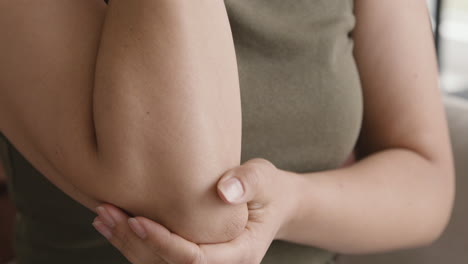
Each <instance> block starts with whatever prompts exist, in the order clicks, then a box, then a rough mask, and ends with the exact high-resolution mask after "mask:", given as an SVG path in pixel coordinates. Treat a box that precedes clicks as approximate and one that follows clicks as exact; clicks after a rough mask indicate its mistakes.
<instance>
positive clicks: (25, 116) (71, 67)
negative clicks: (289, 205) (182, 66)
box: [0, 0, 247, 242]
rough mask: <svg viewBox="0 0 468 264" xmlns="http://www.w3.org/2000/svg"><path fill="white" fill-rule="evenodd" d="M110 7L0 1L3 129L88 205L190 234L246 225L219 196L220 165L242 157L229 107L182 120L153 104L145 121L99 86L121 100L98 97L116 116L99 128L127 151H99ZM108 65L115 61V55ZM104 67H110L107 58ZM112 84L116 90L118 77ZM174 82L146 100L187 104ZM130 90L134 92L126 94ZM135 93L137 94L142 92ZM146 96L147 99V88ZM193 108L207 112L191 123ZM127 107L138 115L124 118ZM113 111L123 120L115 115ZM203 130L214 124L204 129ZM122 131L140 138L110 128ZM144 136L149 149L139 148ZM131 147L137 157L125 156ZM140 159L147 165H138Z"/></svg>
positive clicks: (220, 235) (239, 209)
mask: <svg viewBox="0 0 468 264" xmlns="http://www.w3.org/2000/svg"><path fill="white" fill-rule="evenodd" d="M129 3H130V2H129ZM141 3H143V1H142V2H141ZM106 12H107V9H106V6H105V5H104V4H103V3H102V2H100V1H91V0H89V1H76V0H66V1H62V0H44V1H39V2H36V1H26V0H18V1H0V38H2V39H8V40H9V41H1V42H0V95H1V96H0V131H1V132H2V133H3V134H4V135H5V136H7V137H8V139H9V140H10V141H11V143H12V144H13V145H14V146H15V147H16V148H17V149H18V150H19V151H20V152H21V153H22V154H23V155H24V156H25V158H26V159H27V160H28V161H29V162H31V164H32V165H33V166H34V167H35V168H36V169H38V171H40V172H41V173H42V174H43V175H44V176H45V177H46V178H48V179H49V180H50V181H51V182H52V183H54V184H55V185H56V186H57V187H59V188H60V189H61V190H62V191H64V192H65V193H67V194H68V195H70V196H71V197H72V198H74V199H75V200H77V201H78V202H80V203H81V204H83V205H84V206H86V207H88V208H90V209H94V208H95V207H96V206H97V205H98V204H99V203H101V202H107V203H111V204H114V205H116V206H118V207H121V208H123V209H125V210H126V211H127V212H129V213H132V214H138V215H141V216H145V217H148V218H151V219H153V220H156V221H158V222H160V223H162V224H164V225H166V226H167V227H169V228H171V229H172V230H173V231H174V232H177V233H179V234H180V235H183V236H185V237H186V238H188V239H190V238H192V239H191V240H193V241H202V242H219V241H221V240H225V239H231V238H233V237H234V235H237V234H238V233H239V232H240V231H241V230H242V229H243V227H244V226H243V225H244V224H245V222H246V217H247V207H246V206H245V205H241V206H236V207H232V206H227V205H225V204H223V202H222V201H221V199H219V197H217V195H216V188H215V183H216V182H217V180H218V179H219V177H220V176H221V175H218V174H217V173H218V172H219V171H220V170H221V169H223V168H225V169H228V168H226V165H227V164H230V166H232V164H234V163H235V161H236V160H238V159H239V155H238V154H239V153H240V145H238V144H237V142H238V141H240V136H237V135H238V134H237V133H238V132H237V130H235V131H234V132H232V133H222V132H224V131H226V130H227V129H228V128H230V127H234V128H236V124H237V123H235V122H231V121H232V120H227V122H226V124H228V125H226V126H225V127H224V126H222V125H221V124H224V123H222V122H219V121H220V120H221V119H222V118H223V114H224V113H226V112H229V111H228V110H226V109H223V111H210V113H216V114H217V115H218V116H217V117H215V118H213V119H210V118H211V117H212V116H209V117H208V115H201V114H200V113H199V112H195V111H193V112H195V113H193V114H192V115H190V116H189V115H187V116H184V118H186V120H183V119H182V120H180V119H174V118H172V116H173V115H167V116H165V119H164V120H154V118H155V117H154V116H157V115H156V114H155V115H153V116H149V115H148V116H145V120H144V121H145V122H143V121H142V120H141V119H138V118H135V116H131V112H132V111H135V108H137V106H138V105H137V106H135V107H130V108H128V109H124V108H123V107H121V105H119V103H122V100H118V98H117V99H115V100H114V99H113V98H112V97H107V98H103V97H105V96H108V94H106V93H102V94H101V95H102V96H101V97H100V98H99V99H109V100H107V101H112V102H113V103H115V106H114V107H107V105H103V104H102V103H101V104H100V107H101V110H102V109H104V110H106V111H107V112H106V113H102V115H101V117H102V119H103V120H104V121H106V122H108V123H112V125H113V127H112V129H109V130H108V131H105V132H102V131H100V132H102V133H101V134H100V137H101V139H102V138H104V139H105V140H106V141H112V142H113V143H115V144H120V145H118V146H116V148H118V149H122V150H124V151H123V152H122V153H119V154H121V155H115V151H111V153H109V152H108V153H107V154H110V155H113V158H112V159H108V158H107V156H104V155H98V151H97V149H98V148H97V140H96V128H95V123H96V122H99V120H97V121H96V120H95V119H94V117H95V115H94V114H95V111H94V112H93V100H98V99H96V98H95V97H93V95H94V94H93V92H94V89H95V86H94V84H95V76H94V74H95V67H96V61H97V54H98V48H99V47H100V45H101V43H100V41H101V31H102V24H103V21H104V18H105V15H106ZM111 48H112V47H111ZM169 59H170V58H169ZM116 63H117V62H116ZM154 63H156V62H154ZM126 65H128V63H124V64H123V66H126ZM107 66H112V67H109V68H108V69H112V68H113V67H114V66H116V65H115V64H112V65H107ZM121 66H122V64H121ZM100 67H101V69H102V68H104V70H106V65H100ZM148 70H150V69H148ZM114 77H115V76H114ZM143 77H144V76H143ZM143 79H144V78H143ZM143 81H145V80H143ZM119 85H123V84H122V83H120V84H119ZM154 86H156V85H154ZM106 88H108V91H112V90H115V88H116V87H114V86H109V87H106ZM176 88H177V87H174V89H173V90H171V94H170V95H169V93H168V94H166V95H165V97H164V98H163V97H161V98H159V99H161V100H165V102H166V104H160V105H159V104H156V103H154V101H153V102H149V103H150V105H152V106H154V105H156V107H154V109H157V110H158V111H159V112H158V113H159V114H160V115H162V114H163V113H180V112H183V111H180V109H179V108H178V107H179V105H180V104H184V103H187V104H188V103H190V102H189V101H184V100H183V99H182V98H180V97H170V96H177V90H175V89H176ZM191 88H192V87H191ZM134 90H136V89H134ZM205 90H206V91H208V89H205ZM159 91H160V90H155V89H153V90H152V93H153V95H154V94H156V93H158V92H159ZM226 91H227V89H226ZM206 94H209V93H206ZM213 94H215V95H217V93H213ZM132 96H133V95H132V94H130V93H129V92H128V93H126V94H125V95H124V98H128V97H132ZM143 96H144V95H143ZM203 96H205V94H203ZM134 97H136V96H133V97H132V98H131V99H138V98H134ZM141 98H143V97H141ZM212 98H216V97H212ZM111 99H112V100H111ZM144 99H145V100H147V101H149V100H150V98H149V96H146V97H144ZM195 99H197V97H187V100H195ZM204 99H205V100H211V97H206V96H205V97H204ZM222 99H223V100H224V99H226V100H228V99H229V98H227V97H226V98H224V97H223V98H222ZM171 100H172V101H171ZM169 102H177V104H175V103H169ZM222 102H223V101H222V100H221V101H219V102H216V104H208V107H215V106H217V105H218V104H219V105H220V104H221V103H222ZM197 103H198V104H196V105H197V106H203V105H204V104H201V103H199V102H197ZM119 106H120V108H119ZM116 107H117V108H118V109H115V108H116ZM204 109H205V108H201V109H199V110H200V111H202V110H204ZM94 110H95V109H94ZM136 110H138V109H136ZM102 112H105V111H102ZM122 112H123V113H122ZM106 114H107V115H106ZM196 114H199V116H200V117H201V118H200V119H203V118H204V119H203V120H201V121H202V122H199V123H198V124H197V125H198V126H199V127H197V126H196V125H194V127H189V126H188V125H187V124H188V123H190V122H188V121H189V120H187V119H188V118H193V117H194V116H195V115H196ZM213 115H214V114H213ZM109 116H112V118H109ZM122 116H125V118H128V120H130V121H132V122H133V123H131V122H130V123H128V122H127V123H125V122H118V121H122V120H123V118H122ZM150 117H151V118H153V119H151V120H150ZM119 118H120V119H119ZM114 119H119V120H117V121H115V122H113V121H111V120H114ZM103 120H101V121H103ZM155 121H158V122H155ZM184 121H185V122H184ZM217 121H218V122H217ZM134 123H136V124H134ZM231 123H232V124H231ZM145 124H150V125H151V127H150V128H148V127H145ZM200 126H203V127H200ZM207 128H212V129H211V130H209V129H207ZM207 130H208V132H209V134H206V133H205V134H204V133H201V131H202V132H205V131H207ZM126 131H131V133H133V134H132V135H131V136H133V137H134V138H136V139H138V140H139V142H140V143H141V144H137V146H135V144H134V143H135V141H124V140H119V138H116V137H115V138H112V137H113V135H114V134H118V133H117V132H122V133H120V134H125V133H126ZM239 131H240V129H239ZM174 134H175V135H174ZM181 135H182V136H183V137H182V136H181ZM232 135H235V136H232ZM124 136H126V135H124ZM210 136H212V137H211V138H210ZM230 136H232V140H231V141H229V140H230V138H229V137H230ZM120 139H121V138H120ZM208 143H209V144H208ZM218 143H219V144H218ZM141 146H144V147H145V149H144V150H149V151H146V152H145V151H142V150H141V149H140V148H139V147H141ZM116 148H114V149H116ZM125 150H126V152H125ZM128 153H131V154H128ZM134 153H137V154H138V155H132V154H134ZM161 153H162V154H165V155H160V154H161ZM168 153H170V154H173V153H176V154H177V155H168ZM99 154H102V153H101V152H99ZM135 156H137V158H136V159H137V161H138V162H136V165H135V164H133V165H132V166H128V163H132V161H133V160H134V159H135ZM132 158H133V160H132ZM109 160H111V162H109ZM129 160H130V161H129ZM104 161H105V162H104ZM140 164H143V165H147V166H146V167H148V168H149V169H147V168H146V167H145V168H141V167H138V166H139V165H140ZM149 165H151V166H149ZM156 165H159V167H158V166H156ZM214 215H216V217H214Z"/></svg>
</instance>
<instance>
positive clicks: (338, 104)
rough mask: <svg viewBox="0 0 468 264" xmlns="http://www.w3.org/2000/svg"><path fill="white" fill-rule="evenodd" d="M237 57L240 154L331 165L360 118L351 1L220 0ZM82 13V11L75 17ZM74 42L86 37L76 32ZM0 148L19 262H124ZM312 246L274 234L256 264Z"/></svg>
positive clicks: (78, 210) (325, 257)
mask: <svg viewBox="0 0 468 264" xmlns="http://www.w3.org/2000/svg"><path fill="white" fill-rule="evenodd" d="M225 3H226V6H227V10H228V14H229V18H230V23H231V27H232V31H233V35H234V41H235V47H236V54H237V60H238V68H239V77H240V87H241V102H242V133H243V134H242V156H241V160H242V162H244V161H247V160H249V159H251V158H254V157H262V158H265V159H267V160H270V161H271V162H272V163H273V164H275V165H276V166H277V167H278V168H281V169H285V170H290V171H296V172H309V171H319V170H327V169H333V168H336V167H338V166H340V165H341V164H342V163H343V162H344V161H345V160H346V158H347V156H348V155H349V153H350V152H351V151H352V149H353V147H354V144H355V142H356V140H357V137H358V134H359V130H360V126H361V118H362V110H363V109H362V97H361V86H360V82H359V74H358V72H357V69H356V65H355V62H354V58H353V55H352V49H353V42H352V39H351V38H350V37H349V33H350V31H351V30H352V29H353V26H354V16H353V1H351V0H347V1H343V0H320V1H319V0H295V1H284V0H268V1H266V0H226V1H225ZM80 19H82V18H80ZM81 38H82V39H83V41H86V40H87V39H93V38H94V37H93V36H88V35H83V36H81ZM8 149H9V152H8V153H6V154H7V155H6V154H5V155H3V156H2V158H3V159H4V161H5V163H6V165H9V170H8V175H9V176H10V177H9V178H10V183H11V187H12V192H13V195H14V199H15V203H16V205H17V207H18V212H19V215H18V219H17V230H16V234H17V238H18V239H17V248H18V254H19V260H18V263H19V264H21V263H42V262H44V263H71V264H73V263H127V262H126V260H125V259H124V258H123V257H121V256H120V254H119V253H118V252H117V251H116V250H115V249H113V248H112V247H111V246H110V245H109V244H108V243H107V242H106V241H104V240H103V239H102V238H101V237H100V236H99V235H98V234H97V233H96V232H95V231H94V230H93V229H92V226H91V224H90V223H91V222H92V219H93V217H94V214H93V213H91V212H90V211H89V210H88V209H86V208H84V207H83V206H81V205H80V204H79V203H77V202H75V201H74V200H73V199H71V198H69V197H68V196H67V195H65V194H64V193H63V192H62V191H61V190H60V189H58V188H57V187H56V186H55V185H54V184H52V183H50V182H49V181H48V180H46V178H45V177H44V175H42V174H41V173H39V172H38V171H37V170H36V169H34V167H33V166H32V165H31V164H30V163H29V162H28V161H27V160H26V159H24V157H23V156H22V155H21V153H19V152H18V151H17V150H16V149H15V148H14V147H13V146H12V145H9V147H8ZM332 257H333V254H332V253H330V252H327V251H324V250H321V249H317V248H313V247H306V246H299V245H295V244H291V243H286V242H274V243H273V244H272V246H271V248H270V250H269V252H268V253H267V255H266V257H265V259H264V261H263V262H262V263H263V264H276V263H291V264H301V263H308V264H311V263H312V264H318V263H322V264H323V263H329V262H327V261H330V259H331V258H332Z"/></svg>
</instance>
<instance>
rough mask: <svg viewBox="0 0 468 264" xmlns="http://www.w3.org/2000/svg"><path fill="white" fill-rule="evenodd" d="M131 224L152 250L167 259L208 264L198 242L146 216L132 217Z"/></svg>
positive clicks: (177, 263) (177, 262) (174, 261)
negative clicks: (173, 231)
mask: <svg viewBox="0 0 468 264" xmlns="http://www.w3.org/2000/svg"><path fill="white" fill-rule="evenodd" d="M130 224H131V226H132V229H133V230H134V231H135V233H139V235H140V237H141V238H142V239H144V240H145V241H146V242H147V243H148V245H150V247H151V248H152V250H153V251H154V252H156V253H157V254H158V255H159V256H161V257H162V258H163V259H165V260H166V261H168V262H170V263H174V264H179V263H193V264H206V262H205V260H204V256H203V255H202V254H201V251H200V248H199V246H198V245H197V244H195V243H192V242H190V241H188V240H185V239H184V238H182V237H180V236H179V235H177V234H175V233H172V232H170V231H169V230H168V229H167V228H165V227H164V226H162V225H160V224H158V223H156V222H154V221H151V220H149V219H147V218H144V217H135V218H132V219H131V221H130ZM143 232H144V235H143V234H142V233H143Z"/></svg>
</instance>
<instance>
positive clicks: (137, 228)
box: [128, 218, 146, 239]
mask: <svg viewBox="0 0 468 264" xmlns="http://www.w3.org/2000/svg"><path fill="white" fill-rule="evenodd" d="M128 225H129V226H130V228H131V229H132V230H133V232H135V234H137V236H138V237H140V238H141V239H145V238H146V231H145V229H144V228H143V226H142V225H141V224H140V222H138V220H136V219H135V218H129V219H128Z"/></svg>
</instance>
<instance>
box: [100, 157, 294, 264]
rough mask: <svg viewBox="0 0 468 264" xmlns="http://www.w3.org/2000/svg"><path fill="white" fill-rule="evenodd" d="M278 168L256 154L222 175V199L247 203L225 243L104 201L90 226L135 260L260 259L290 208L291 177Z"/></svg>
mask: <svg viewBox="0 0 468 264" xmlns="http://www.w3.org/2000/svg"><path fill="white" fill-rule="evenodd" d="M278 172H279V170H278V169H277V168H276V167H275V166H274V165H273V164H272V163H270V162H269V161H266V160H264V159H260V158H256V159H252V160H249V161H247V162H245V163H244V164H242V165H241V166H239V167H236V168H234V169H231V170H229V171H227V172H226V173H224V174H223V176H222V177H221V179H220V180H219V182H218V185H217V187H218V194H219V196H220V197H221V199H222V200H223V201H224V202H226V203H228V204H241V203H247V205H248V208H249V219H248V223H247V225H246V227H245V229H244V231H243V232H242V233H241V235H239V236H238V237H237V238H235V239H233V240H231V241H229V242H225V243H219V244H200V245H198V244H195V243H192V242H190V241H187V240H185V239H184V238H182V237H180V236H178V235H177V234H175V233H171V232H170V231H169V230H168V229H167V228H165V227H164V226H162V225H160V224H158V223H156V222H154V221H151V220H149V219H147V218H144V217H134V218H129V216H128V215H126V214H125V213H123V212H122V211H121V210H119V209H118V208H116V207H114V206H112V205H108V204H104V205H102V206H100V207H98V208H97V212H98V214H99V216H97V217H96V218H95V220H94V223H93V225H94V227H95V228H96V229H97V230H98V231H99V232H100V233H101V234H103V235H104V236H105V237H106V238H107V239H108V240H109V241H110V243H112V245H114V246H115V247H116V248H117V249H118V250H119V251H120V252H121V253H122V254H123V255H124V256H125V257H126V258H127V259H128V260H129V261H130V262H132V263H136V264H150V263H151V264H155V263H170V264H182V263H194V264H218V263H220V264H221V263H222V264H225V263H260V262H261V260H262V258H263V257H264V255H265V253H266V251H267V249H268V247H269V246H270V244H271V242H272V241H273V239H275V238H276V237H277V234H278V233H279V232H280V231H281V229H282V226H283V225H284V224H285V223H286V222H288V221H289V218H290V214H291V213H292V212H293V211H294V210H293V208H294V206H293V205H294V204H295V201H293V197H294V191H293V188H292V184H291V178H289V177H285V176H284V175H285V174H282V173H278ZM288 176H289V175H288Z"/></svg>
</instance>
